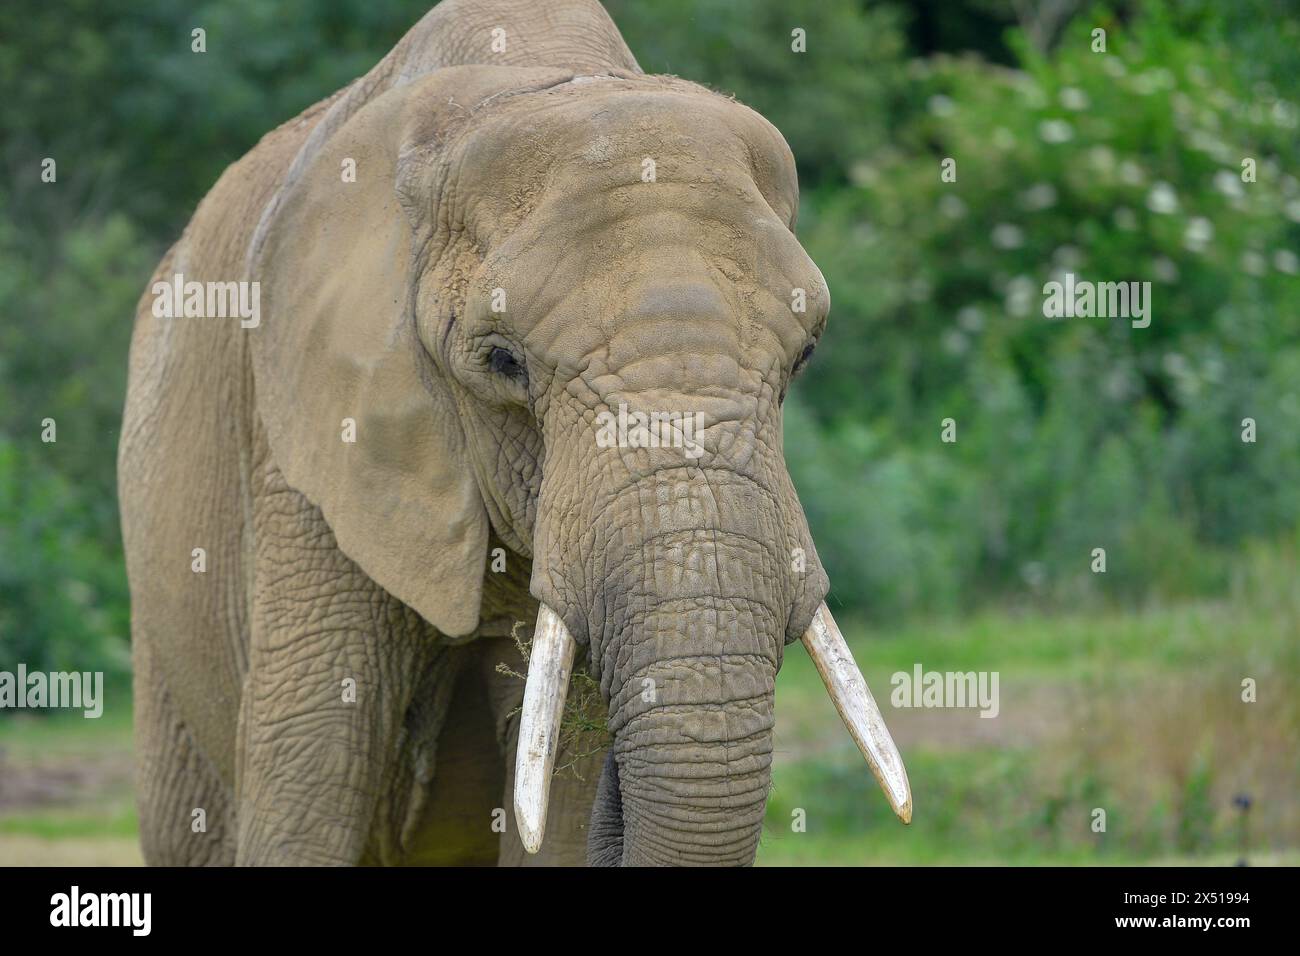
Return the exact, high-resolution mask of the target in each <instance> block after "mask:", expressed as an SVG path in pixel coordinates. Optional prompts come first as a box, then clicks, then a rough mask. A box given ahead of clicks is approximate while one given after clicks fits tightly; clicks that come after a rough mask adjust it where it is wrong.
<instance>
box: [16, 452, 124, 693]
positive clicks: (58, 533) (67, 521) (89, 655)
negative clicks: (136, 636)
mask: <svg viewBox="0 0 1300 956" xmlns="http://www.w3.org/2000/svg"><path fill="white" fill-rule="evenodd" d="M120 562H121V558H120V556H119V555H117V554H115V553H113V551H111V550H110V549H109V548H107V547H106V546H105V544H104V542H103V541H102V540H101V536H100V534H99V533H98V531H97V529H96V527H95V525H94V522H93V521H92V520H91V516H90V513H89V511H88V509H87V508H86V507H85V503H84V501H83V500H82V498H81V496H80V495H78V494H77V493H76V491H75V489H74V488H73V487H72V486H71V485H69V483H68V481H67V479H66V478H64V477H63V476H62V475H61V474H59V473H58V472H57V471H55V470H53V469H51V468H48V467H46V466H43V465H41V464H37V463H35V462H34V461H33V460H32V456H31V455H30V454H27V455H20V454H19V451H18V449H17V447H16V446H15V445H14V444H13V443H12V442H10V441H9V440H7V439H5V438H3V436H0V668H3V669H6V670H8V669H11V668H12V667H13V666H14V665H15V664H16V663H17V662H20V661H21V662H23V663H26V664H27V666H28V668H29V669H31V670H61V671H74V670H75V671H103V672H105V680H106V682H107V683H108V684H109V685H110V686H111V685H114V684H116V685H119V686H120V685H122V684H124V683H125V679H126V674H127V673H128V669H129V654H128V652H127V636H128V613H127V593H126V581H125V579H124V576H123V574H122V569H121V563H120Z"/></svg>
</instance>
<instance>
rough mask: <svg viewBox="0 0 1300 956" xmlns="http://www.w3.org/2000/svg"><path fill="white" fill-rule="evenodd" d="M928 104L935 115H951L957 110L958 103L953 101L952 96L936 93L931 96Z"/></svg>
mask: <svg viewBox="0 0 1300 956" xmlns="http://www.w3.org/2000/svg"><path fill="white" fill-rule="evenodd" d="M926 106H927V107H928V108H929V110H930V112H931V113H933V114H934V115H935V116H951V115H952V114H953V113H955V112H956V111H957V105H956V104H955V103H953V101H952V99H951V98H949V97H947V96H944V95H943V94H942V93H936V94H934V96H932V97H930V99H929V102H927V103H926Z"/></svg>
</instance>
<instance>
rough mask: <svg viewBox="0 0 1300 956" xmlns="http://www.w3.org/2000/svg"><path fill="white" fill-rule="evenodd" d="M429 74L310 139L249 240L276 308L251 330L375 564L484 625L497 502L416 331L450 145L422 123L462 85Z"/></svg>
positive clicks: (262, 391) (291, 436)
mask: <svg viewBox="0 0 1300 956" xmlns="http://www.w3.org/2000/svg"><path fill="white" fill-rule="evenodd" d="M429 86H430V84H429V83H428V82H427V81H426V82H423V83H418V84H411V85H408V86H405V87H401V88H398V89H394V90H390V91H388V92H386V93H384V94H383V95H381V96H379V97H378V98H377V99H375V100H374V101H372V102H371V103H369V104H368V105H366V106H365V107H363V108H361V109H360V110H358V111H357V112H356V113H355V114H354V115H353V116H352V117H351V118H350V119H349V120H348V121H347V122H346V123H345V124H344V125H342V126H341V127H340V128H339V129H338V130H336V131H335V132H334V133H333V134H332V135H331V136H330V137H329V138H328V139H326V140H325V141H324V142H316V143H310V142H309V144H308V145H309V147H310V149H311V151H312V152H311V154H309V155H308V154H305V152H304V153H300V154H299V156H298V158H297V159H296V160H295V162H294V165H293V171H292V172H291V173H290V174H289V176H288V177H287V178H286V181H285V182H284V184H283V185H282V186H281V187H280V190H279V191H278V193H277V194H276V196H275V198H274V199H273V200H272V201H271V203H270V204H269V205H268V207H267V209H266V211H265V212H264V213H263V216H262V220H261V222H260V223H259V225H258V228H257V232H256V235H255V237H254V240H253V243H252V245H251V247H250V252H249V278H250V279H252V280H256V281H258V282H259V283H260V293H261V323H260V325H259V326H258V327H257V328H255V329H252V330H250V333H249V334H250V335H251V336H252V340H251V346H250V347H251V350H252V357H253V374H254V379H255V384H256V392H257V408H258V411H259V413H260V415H261V418H262V421H263V423H264V425H265V427H266V432H267V436H268V439H269V442H270V448H271V454H272V457H273V458H274V461H275V463H276V465H277V466H278V467H279V469H280V470H281V472H282V473H283V475H284V477H285V479H286V481H287V482H288V483H289V484H290V485H291V486H292V487H293V488H295V489H297V490H298V491H300V492H302V493H303V494H304V495H306V497H307V498H308V499H309V500H310V501H311V502H312V503H313V504H315V505H316V506H317V507H319V508H320V509H321V511H322V513H323V514H324V516H325V519H326V521H327V522H328V523H329V525H330V528H331V529H332V530H333V532H334V536H335V539H336V540H337V542H338V546H339V547H340V548H341V549H342V550H343V552H344V553H345V554H347V555H348V557H349V558H351V559H352V560H353V561H355V562H356V563H357V564H358V565H359V566H360V567H361V569H362V570H363V571H365V573H366V574H367V575H369V576H370V577H371V578H372V579H373V580H374V581H376V582H377V583H378V584H379V585H380V586H381V587H383V588H384V589H385V590H386V591H388V592H389V593H390V594H393V595H394V596H396V597H397V598H398V599H399V600H401V601H402V602H403V603H405V604H407V605H408V606H410V607H412V608H414V609H415V610H416V611H417V612H418V613H419V614H420V615H421V616H423V617H424V618H425V619H426V620H427V621H429V622H430V623H431V624H433V626H434V627H436V628H437V629H438V630H439V631H441V632H443V633H444V634H448V635H464V634H468V633H470V632H471V631H473V630H474V629H475V628H476V627H477V626H478V619H479V603H480V599H481V595H482V580H483V573H484V563H485V560H486V550H487V536H488V519H487V513H486V509H485V507H484V504H483V500H482V498H481V496H480V494H479V490H478V486H477V482H476V479H475V477H474V470H473V467H472V464H471V462H470V461H469V459H468V451H467V448H466V439H465V434H464V432H463V430H462V427H461V424H460V418H459V415H458V414H457V409H456V400H455V397H454V395H453V394H452V392H451V389H450V387H449V385H448V383H447V382H446V381H445V380H444V379H443V377H442V374H441V372H440V371H439V370H438V368H437V367H436V365H435V363H434V362H433V360H432V359H431V358H430V356H429V354H428V353H427V352H426V351H425V349H424V347H423V345H422V344H421V341H420V337H419V335H418V333H417V331H416V322H415V314H414V307H413V303H414V300H415V286H416V284H417V279H418V273H419V271H420V270H421V268H422V266H423V253H422V250H424V249H426V248H427V247H428V245H429V242H428V237H429V230H430V229H431V228H432V226H431V225H430V224H429V223H430V221H434V220H436V218H437V217H436V215H435V214H434V210H433V208H432V206H433V198H432V197H430V196H428V195H425V196H423V198H422V202H421V201H420V199H419V197H416V196H413V195H412V193H419V192H420V191H421V190H420V188H419V186H418V181H419V180H420V178H421V175H423V173H422V172H420V173H412V171H411V169H410V166H411V164H412V163H417V162H418V163H420V165H421V170H427V169H428V168H430V167H431V165H432V164H433V162H434V160H435V159H436V148H435V147H434V146H432V145H431V144H430V142H425V143H423V144H417V145H414V146H413V145H412V143H411V138H412V137H413V136H417V135H419V134H420V131H422V130H423V131H429V130H430V129H431V128H432V127H436V126H437V125H438V123H437V120H438V116H437V111H438V109H439V108H440V107H439V105H438V104H437V103H436V101H437V100H439V99H441V100H442V105H441V108H445V107H446V102H447V100H448V99H449V97H448V95H447V94H446V92H445V91H444V92H443V93H442V95H441V97H439V96H438V95H436V93H435V92H434V91H431V90H430V89H428V88H427V87H429ZM431 104H432V105H431ZM420 107H425V108H424V109H421V108H420ZM307 148H308V147H304V151H305V150H306V149H307ZM413 156H414V157H416V158H414V159H413V158H412V157H413ZM352 170H355V181H351V180H352V179H353V177H352V176H351V175H349V174H350V173H351V171H352ZM413 183H415V184H416V185H413ZM417 205H422V206H423V211H422V212H416V211H414V210H415V207H416V206H417Z"/></svg>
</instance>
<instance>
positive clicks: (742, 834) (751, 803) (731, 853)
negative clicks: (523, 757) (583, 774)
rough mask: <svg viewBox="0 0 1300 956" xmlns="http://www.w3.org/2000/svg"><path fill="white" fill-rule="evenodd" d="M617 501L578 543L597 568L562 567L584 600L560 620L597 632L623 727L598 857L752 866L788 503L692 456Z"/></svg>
mask: <svg viewBox="0 0 1300 956" xmlns="http://www.w3.org/2000/svg"><path fill="white" fill-rule="evenodd" d="M594 497H596V498H599V497H600V496H594ZM610 500H615V501H616V502H617V503H615V504H613V505H607V506H606V507H604V508H603V509H601V511H600V513H598V514H596V515H593V516H592V517H591V519H590V521H589V522H588V521H584V522H583V525H584V533H585V534H586V535H589V536H590V538H589V539H588V541H587V542H586V545H587V546H585V547H582V548H578V549H574V550H575V551H576V552H577V553H584V554H595V555H599V556H600V566H599V567H594V568H583V569H573V570H570V571H568V573H565V574H563V575H562V577H561V579H562V580H563V581H564V582H565V583H566V584H568V585H569V586H568V587H566V588H565V591H566V592H567V594H568V595H570V596H577V595H580V600H579V602H578V604H579V607H580V608H581V610H580V611H579V612H578V613H576V614H575V613H573V612H572V611H571V610H570V612H569V613H568V614H567V615H565V616H566V617H569V618H570V619H571V620H573V621H574V626H575V631H577V629H578V628H584V629H585V634H586V636H587V637H588V639H589V641H590V647H591V662H592V667H593V672H594V676H597V677H598V678H599V680H600V685H601V689H602V692H603V694H604V695H605V696H606V699H607V700H608V704H609V722H608V729H609V731H610V733H611V734H612V737H613V745H612V748H611V754H610V759H609V762H608V763H607V766H606V769H605V772H604V780H602V782H601V786H600V797H599V799H598V801H597V805H596V810H595V814H594V817H593V821H592V836H591V839H590V841H589V855H590V857H591V859H592V862H600V863H613V864H619V863H621V864H633V865H637V864H679V865H681V864H685V865H689V864H713V865H717V864H748V863H751V862H752V861H753V859H754V854H755V852H756V850H757V847H758V840H759V835H760V831H761V827H762V819H763V811H764V806H765V803H766V799H767V792H768V788H769V784H770V771H771V760H772V728H773V723H774V718H773V698H774V692H775V681H776V673H777V670H778V668H779V666H780V659H781V654H782V650H783V647H784V644H785V640H786V629H787V625H788V623H789V620H790V616H791V607H792V601H793V598H792V594H793V590H792V585H791V581H790V575H789V562H788V561H787V560H783V557H782V551H783V550H784V548H783V545H784V542H785V534H784V531H783V523H782V522H781V521H779V520H778V508H777V506H776V503H775V501H774V499H773V498H772V496H771V495H767V494H765V493H764V492H763V491H762V490H761V489H760V488H759V487H758V486H757V485H756V484H755V483H754V482H753V481H752V480H751V479H748V478H744V477H742V476H739V475H737V474H735V473H731V472H723V471H715V470H711V469H700V468H697V467H679V468H668V469H663V470H659V471H657V472H655V473H653V474H650V475H646V476H644V477H642V478H640V479H639V480H636V481H633V482H631V483H629V484H627V485H626V486H625V487H624V488H622V489H621V490H620V491H618V492H616V493H615V495H614V496H612V498H611V499H610ZM543 553H546V552H543ZM535 574H536V571H535ZM574 585H577V587H573V586H574ZM557 592H558V589H557ZM575 592H576V593H575ZM547 603H550V601H548V602H547ZM557 617H558V615H557ZM579 633H581V632H579ZM530 675H531V671H530ZM527 739H528V738H527V737H526V736H521V746H523V745H524V741H526V740H527ZM545 749H546V746H545V745H543V746H542V750H545Z"/></svg>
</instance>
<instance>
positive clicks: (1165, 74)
mask: <svg viewBox="0 0 1300 956" xmlns="http://www.w3.org/2000/svg"><path fill="white" fill-rule="evenodd" d="M1173 83H1174V75H1173V74H1172V73H1170V72H1169V71H1168V70H1166V69H1165V68H1164V67H1159V66H1158V67H1156V68H1155V69H1153V70H1147V71H1146V72H1145V73H1139V74H1138V75H1137V76H1135V77H1133V83H1132V86H1133V89H1134V90H1136V91H1137V92H1138V93H1139V94H1141V95H1142V96H1150V95H1151V94H1152V93H1155V92H1156V91H1157V90H1162V89H1165V88H1167V87H1170V86H1173Z"/></svg>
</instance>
